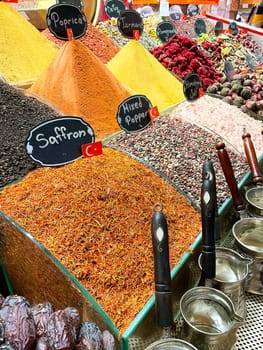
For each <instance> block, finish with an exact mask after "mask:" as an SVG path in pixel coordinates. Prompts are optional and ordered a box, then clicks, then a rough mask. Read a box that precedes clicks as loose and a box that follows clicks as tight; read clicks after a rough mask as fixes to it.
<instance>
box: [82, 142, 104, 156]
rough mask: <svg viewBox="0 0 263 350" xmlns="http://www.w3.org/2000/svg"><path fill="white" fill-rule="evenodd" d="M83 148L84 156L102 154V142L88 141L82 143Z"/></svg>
mask: <svg viewBox="0 0 263 350" xmlns="http://www.w3.org/2000/svg"><path fill="white" fill-rule="evenodd" d="M81 150H82V155H83V157H84V158H90V157H93V156H99V155H100V154H102V142H101V141H98V142H93V143H86V144H85V145H81Z"/></svg>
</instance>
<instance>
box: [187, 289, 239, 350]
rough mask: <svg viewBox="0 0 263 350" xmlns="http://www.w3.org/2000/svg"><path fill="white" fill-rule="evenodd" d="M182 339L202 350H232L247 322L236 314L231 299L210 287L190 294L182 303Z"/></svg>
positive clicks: (195, 290) (188, 292) (191, 291)
mask: <svg viewBox="0 0 263 350" xmlns="http://www.w3.org/2000/svg"><path fill="white" fill-rule="evenodd" d="M180 311H181V314H182V317H183V326H182V331H181V338H183V339H185V340H187V341H189V342H190V343H191V344H193V345H194V346H196V347H197V348H198V349H199V350H231V349H233V348H234V346H235V342H236V331H237V329H238V327H239V326H241V325H242V324H243V322H244V319H243V318H242V317H240V316H239V315H237V314H236V313H235V309H234V305H233V303H232V301H231V299H230V298H229V297H228V296H227V295H226V294H224V293H223V292H221V291H219V290H217V289H214V288H209V287H195V288H192V289H190V290H188V291H187V292H186V293H185V294H184V295H183V296H182V298H181V300H180Z"/></svg>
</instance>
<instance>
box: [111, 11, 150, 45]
mask: <svg viewBox="0 0 263 350" xmlns="http://www.w3.org/2000/svg"><path fill="white" fill-rule="evenodd" d="M117 25H118V29H119V31H120V32H121V33H122V35H123V36H125V37H126V38H129V39H133V38H134V31H135V30H138V31H139V34H140V36H141V34H142V32H143V27H144V25H143V19H142V17H141V15H140V14H139V13H138V12H137V11H135V10H124V11H123V12H122V13H121V15H120V16H119V17H118V19H117Z"/></svg>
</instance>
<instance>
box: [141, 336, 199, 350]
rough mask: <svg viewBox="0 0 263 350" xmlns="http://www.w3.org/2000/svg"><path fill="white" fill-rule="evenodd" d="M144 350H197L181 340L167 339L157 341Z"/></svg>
mask: <svg viewBox="0 0 263 350" xmlns="http://www.w3.org/2000/svg"><path fill="white" fill-rule="evenodd" d="M146 350H197V348H196V347H194V346H193V345H192V344H189V343H187V342H186V341H184V340H182V339H173V338H168V339H161V340H157V341H156V342H154V343H152V344H151V345H149V346H148V347H147V348H146Z"/></svg>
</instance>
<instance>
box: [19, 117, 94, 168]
mask: <svg viewBox="0 0 263 350" xmlns="http://www.w3.org/2000/svg"><path fill="white" fill-rule="evenodd" d="M94 140H95V135H94V131H93V129H92V128H91V126H90V125H89V124H88V123H86V122H84V121H83V120H82V119H81V118H78V117H70V116H67V117H62V118H54V119H50V120H48V121H46V122H44V123H41V124H38V125H37V126H35V127H34V128H33V129H31V130H30V132H29V135H28V137H27V139H26V141H25V148H26V152H27V154H28V156H29V157H30V158H31V159H33V160H34V161H35V162H37V163H39V164H41V165H43V166H58V165H64V164H68V163H71V162H73V161H74V160H76V159H78V158H81V157H82V150H81V146H82V145H83V144H87V143H92V142H94Z"/></svg>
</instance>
